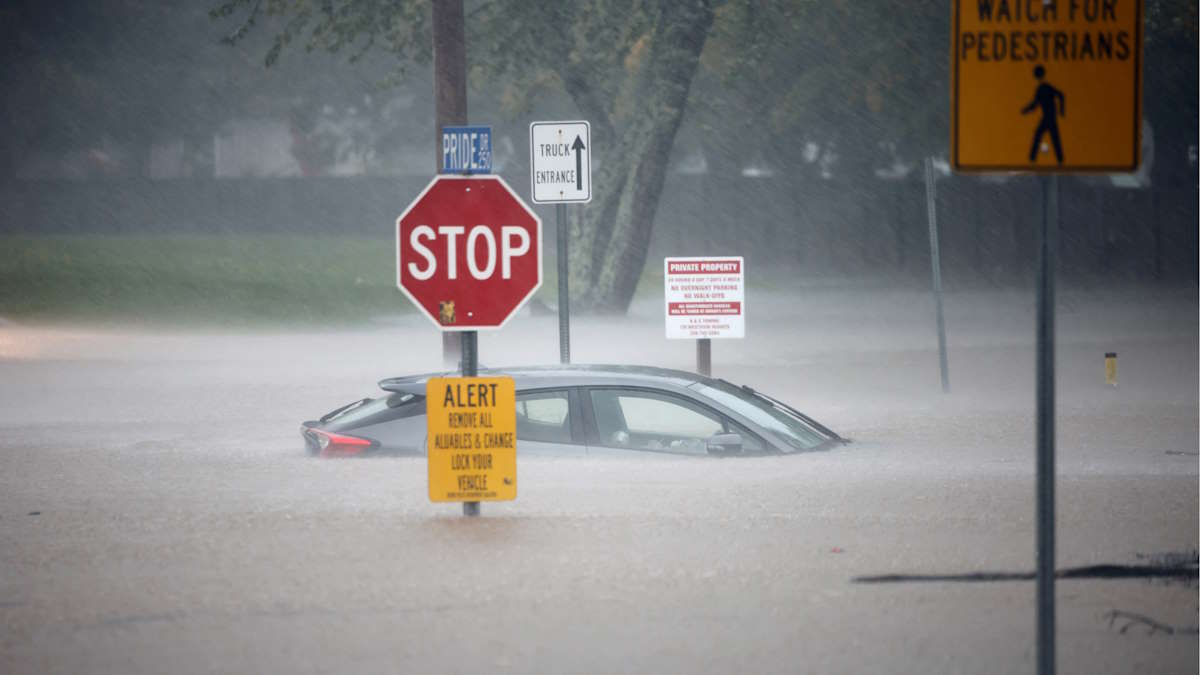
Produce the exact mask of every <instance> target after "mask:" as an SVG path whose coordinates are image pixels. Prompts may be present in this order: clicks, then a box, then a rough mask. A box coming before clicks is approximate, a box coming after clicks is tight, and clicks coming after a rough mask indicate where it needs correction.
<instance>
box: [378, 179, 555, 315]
mask: <svg viewBox="0 0 1200 675" xmlns="http://www.w3.org/2000/svg"><path fill="white" fill-rule="evenodd" d="M396 285H397V286H399V287H400V290H402V291H404V294H405V295H407V296H408V297H409V299H410V300H412V301H413V303H414V304H416V305H417V307H418V308H420V310H421V311H422V312H424V314H425V315H426V316H428V317H429V318H430V320H432V321H433V323H434V325H436V326H437V327H438V328H440V329H442V330H486V329H489V328H500V327H501V326H503V325H504V324H505V323H506V322H507V321H508V319H509V317H511V316H512V315H513V314H515V313H516V311H517V310H518V309H520V307H521V305H523V304H525V301H526V300H528V299H529V298H530V297H531V296H532V295H533V293H534V292H535V291H536V290H537V289H538V287H539V286H541V285H542V220H541V218H538V217H537V214H535V213H534V212H533V211H531V210H530V209H529V207H528V206H526V205H525V203H524V202H523V201H521V198H520V197H518V196H517V195H516V193H515V192H513V191H512V188H510V187H508V184H507V183H505V182H504V180H503V179H501V178H500V177H499V176H450V175H445V176H438V177H436V178H434V179H433V181H432V182H430V183H429V185H428V186H426V188H425V189H424V190H423V191H421V194H420V195H419V196H417V198H416V199H415V200H413V203H412V204H409V205H408V208H407V209H405V211H404V213H403V214H401V215H400V217H399V218H398V219H396Z"/></svg>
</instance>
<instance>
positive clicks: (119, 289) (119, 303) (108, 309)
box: [0, 235, 661, 326]
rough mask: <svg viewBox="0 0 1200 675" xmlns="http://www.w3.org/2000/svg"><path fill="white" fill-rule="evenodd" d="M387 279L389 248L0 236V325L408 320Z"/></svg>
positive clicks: (333, 241) (264, 238)
mask: <svg viewBox="0 0 1200 675" xmlns="http://www.w3.org/2000/svg"><path fill="white" fill-rule="evenodd" d="M548 257H549V256H548ZM395 270H396V254H395V250H394V248H393V242H392V240H390V239H378V238H367V237H318V236H295V235H53V236H26V235H20V236H13V235H3V236H0V317H2V318H6V319H10V320H14V321H49V322H57V321H72V322H75V321H83V322H90V323H140V324H179V325H184V326H204V325H213V326H239V325H272V324H301V325H329V324H348V323H359V322H363V321H368V320H371V319H377V318H381V317H392V316H398V315H401V314H408V313H411V312H415V311H416V310H415V309H414V308H413V306H412V304H411V303H410V302H409V300H408V298H406V297H404V295H403V294H402V293H401V292H400V291H399V290H398V289H397V288H396V285H395V273H396V272H395ZM554 272H555V269H554V264H553V258H552V257H549V260H548V261H547V262H546V264H545V265H544V269H543V270H542V273H543V282H542V288H541V290H539V292H538V294H537V298H538V299H539V300H541V301H542V302H545V303H547V304H550V305H554V304H556V300H555V298H556V297H557V286H556V284H557V279H556V277H555V274H554ZM660 285H661V282H660ZM660 292H661V291H660Z"/></svg>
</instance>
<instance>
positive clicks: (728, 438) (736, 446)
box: [707, 434, 742, 457]
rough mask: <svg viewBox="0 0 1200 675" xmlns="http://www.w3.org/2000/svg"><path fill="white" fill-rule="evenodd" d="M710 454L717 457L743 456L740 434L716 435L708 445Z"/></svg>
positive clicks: (711, 437) (709, 440)
mask: <svg viewBox="0 0 1200 675" xmlns="http://www.w3.org/2000/svg"><path fill="white" fill-rule="evenodd" d="M707 447H708V454H710V455H716V456H717V457H728V456H730V455H740V454H742V437H741V436H740V435H739V434H715V435H713V436H710V437H709V439H708V443H707Z"/></svg>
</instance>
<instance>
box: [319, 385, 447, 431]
mask: <svg viewBox="0 0 1200 675" xmlns="http://www.w3.org/2000/svg"><path fill="white" fill-rule="evenodd" d="M418 400H424V399H423V398H422V397H420V396H417V395H416V394H410V393H408V392H396V393H394V394H391V395H390V396H382V397H380V398H374V399H363V400H361V401H358V402H357V403H351V404H349V405H346V406H342V407H341V408H337V409H335V410H334V411H333V412H331V413H328V414H326V415H325V416H324V417H322V418H321V421H322V422H325V423H326V424H336V425H338V426H342V427H344V426H346V425H352V424H354V423H356V422H361V421H363V420H366V419H367V418H369V417H371V416H373V415H377V414H379V413H383V412H386V411H388V410H390V409H394V408H401V407H404V406H406V405H409V404H411V403H416V402H417V401H418Z"/></svg>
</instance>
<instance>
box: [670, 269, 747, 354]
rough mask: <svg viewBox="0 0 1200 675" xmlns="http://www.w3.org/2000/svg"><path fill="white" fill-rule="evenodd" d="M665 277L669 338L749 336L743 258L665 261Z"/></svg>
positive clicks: (690, 338)
mask: <svg viewBox="0 0 1200 675" xmlns="http://www.w3.org/2000/svg"><path fill="white" fill-rule="evenodd" d="M663 276H664V284H663V290H664V295H665V296H666V298H665V300H666V302H665V308H664V309H665V312H666V318H667V338H668V339H673V340H692V339H700V338H740V337H745V336H746V291H745V288H746V285H745V279H746V277H745V262H744V260H743V259H742V257H741V256H738V257H704V258H665V259H664V260H663Z"/></svg>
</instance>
